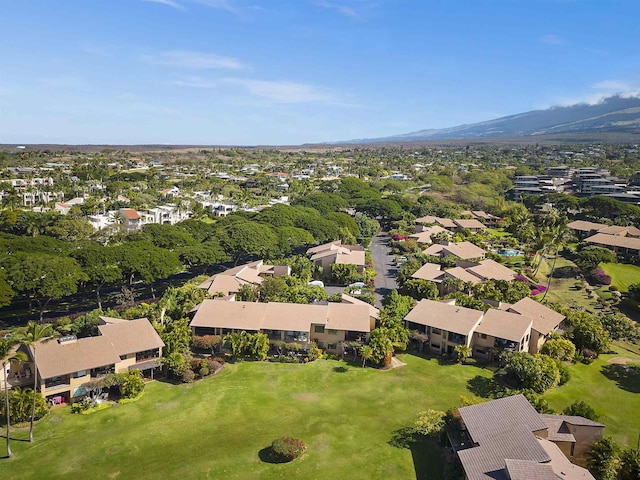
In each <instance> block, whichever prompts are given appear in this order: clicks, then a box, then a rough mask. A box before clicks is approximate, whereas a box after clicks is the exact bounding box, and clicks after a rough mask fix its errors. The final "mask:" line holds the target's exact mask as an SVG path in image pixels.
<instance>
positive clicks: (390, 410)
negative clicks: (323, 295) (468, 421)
mask: <svg viewBox="0 0 640 480" xmlns="http://www.w3.org/2000/svg"><path fill="white" fill-rule="evenodd" d="M400 358H401V360H403V361H405V362H406V363H407V365H406V366H403V367H400V368H396V369H393V370H390V371H378V370H374V369H371V368H367V369H362V368H359V367H354V366H347V367H346V369H344V368H340V367H343V366H344V365H346V364H344V363H342V362H337V361H327V360H321V361H317V362H314V363H312V364H309V365H287V364H270V363H250V362H247V363H241V364H236V365H228V366H227V367H226V368H225V370H223V371H222V372H221V373H220V374H219V375H218V376H216V377H210V378H208V379H206V380H204V381H200V382H197V383H195V384H192V385H171V384H168V383H162V382H153V383H150V384H148V385H147V391H146V394H145V396H144V397H143V398H142V399H141V400H140V401H138V402H135V403H131V404H126V405H120V406H116V407H113V408H111V409H108V410H104V411H100V412H96V413H93V414H91V415H72V414H71V413H70V412H69V408H63V409H60V410H55V411H53V412H52V413H51V414H50V415H49V416H48V417H47V418H46V419H44V420H43V421H42V422H40V423H39V424H38V425H37V427H36V431H35V438H36V443H35V444H29V443H27V442H24V441H13V442H12V447H13V450H14V453H15V457H14V458H13V459H11V460H2V461H0V478H3V479H21V480H24V479H25V478H47V479H51V478H62V477H66V478H70V476H71V477H78V476H82V477H83V478H118V477H120V478H136V479H141V478H154V479H155V478H159V477H158V476H159V475H160V472H162V473H161V475H162V478H181V479H190V478H224V479H227V480H231V479H279V478H305V479H316V478H335V477H338V478H349V479H350V480H353V479H371V478H385V479H403V480H404V479H408V478H416V471H417V472H418V478H441V475H442V461H441V459H440V458H439V454H438V451H437V450H436V449H433V448H427V447H428V446H425V447H423V448H424V449H425V450H424V451H423V452H421V451H415V449H414V451H413V452H412V451H410V450H406V449H398V448H394V447H391V446H390V445H388V444H387V442H388V441H389V440H390V439H391V437H392V434H393V432H394V431H395V430H396V429H399V428H402V427H405V426H408V425H411V424H412V423H413V421H414V420H415V417H416V414H417V413H418V412H420V411H422V410H425V409H428V408H434V409H439V410H446V409H447V408H449V407H451V406H457V405H458V404H459V397H460V395H470V392H469V390H468V389H467V382H468V381H469V380H470V379H472V378H474V377H477V376H480V377H490V376H491V371H490V370H488V369H482V368H478V367H475V366H460V365H448V366H442V365H439V364H438V362H437V361H436V360H427V359H423V358H420V357H416V356H412V355H401V356H400ZM343 370H344V371H343ZM282 435H292V436H296V437H300V438H302V439H303V440H304V441H305V442H306V443H307V445H308V452H307V453H306V454H305V455H304V457H302V458H301V459H299V460H296V461H295V462H293V463H291V464H279V465H278V464H269V463H264V462H262V461H261V460H260V458H259V456H258V453H259V451H260V450H261V449H263V448H265V447H267V446H269V445H270V443H271V441H272V440H273V439H274V438H276V437H279V436H282ZM12 437H13V438H16V439H22V440H23V439H25V438H28V430H27V429H21V430H19V431H16V432H14V433H13V435H12ZM414 458H415V459H416V461H415V463H414Z"/></svg>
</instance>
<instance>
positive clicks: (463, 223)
mask: <svg viewBox="0 0 640 480" xmlns="http://www.w3.org/2000/svg"><path fill="white" fill-rule="evenodd" d="M453 223H455V224H456V225H457V226H458V227H460V228H468V229H476V228H480V229H484V228H487V227H485V226H484V223H482V222H481V221H480V220H476V219H475V218H471V219H464V218H461V219H458V220H454V221H453Z"/></svg>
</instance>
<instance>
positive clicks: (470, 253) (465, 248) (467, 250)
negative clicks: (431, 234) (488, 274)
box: [422, 242, 486, 260]
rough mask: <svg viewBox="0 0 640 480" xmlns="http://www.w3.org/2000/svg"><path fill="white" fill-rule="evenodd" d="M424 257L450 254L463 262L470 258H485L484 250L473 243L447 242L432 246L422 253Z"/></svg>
mask: <svg viewBox="0 0 640 480" xmlns="http://www.w3.org/2000/svg"><path fill="white" fill-rule="evenodd" d="M422 253H423V254H424V255H442V254H446V253H449V254H451V255H455V256H456V257H458V258H461V259H463V260H465V259H470V258H479V257H484V255H485V253H486V252H485V251H484V249H482V248H480V247H478V246H476V245H474V244H473V243H471V242H457V243H456V242H446V243H441V244H436V245H431V246H430V247H429V248H427V249H426V250H424V251H423V252H422Z"/></svg>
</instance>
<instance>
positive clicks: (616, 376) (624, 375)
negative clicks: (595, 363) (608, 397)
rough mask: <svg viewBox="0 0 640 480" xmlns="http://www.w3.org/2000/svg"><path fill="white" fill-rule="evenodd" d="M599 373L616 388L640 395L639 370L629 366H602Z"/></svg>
mask: <svg viewBox="0 0 640 480" xmlns="http://www.w3.org/2000/svg"><path fill="white" fill-rule="evenodd" d="M600 371H601V373H602V374H603V375H604V376H605V377H607V378H608V379H609V380H613V381H614V382H616V384H617V385H618V387H620V388H621V389H623V390H626V391H628V392H633V393H640V368H638V367H633V366H630V365H620V364H609V365H603V366H602V369H601V370H600Z"/></svg>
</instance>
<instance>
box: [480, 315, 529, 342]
mask: <svg viewBox="0 0 640 480" xmlns="http://www.w3.org/2000/svg"><path fill="white" fill-rule="evenodd" d="M532 325H533V320H531V318H529V317H525V316H523V315H519V314H517V313H508V312H503V311H501V310H493V309H490V310H488V311H487V313H485V314H484V317H483V318H482V321H481V322H480V325H478V327H477V328H476V332H478V333H484V334H485V335H491V336H492V337H496V338H504V339H505V340H511V341H512V342H520V340H522V338H523V337H524V336H525V335H526V334H527V333H528V332H529V331H530V330H531V326H532Z"/></svg>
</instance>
